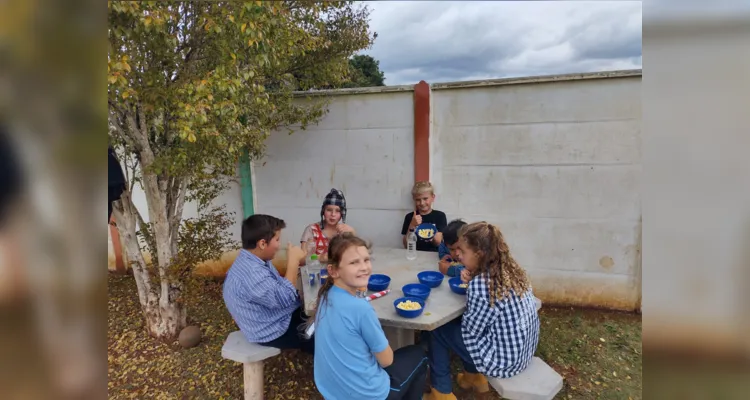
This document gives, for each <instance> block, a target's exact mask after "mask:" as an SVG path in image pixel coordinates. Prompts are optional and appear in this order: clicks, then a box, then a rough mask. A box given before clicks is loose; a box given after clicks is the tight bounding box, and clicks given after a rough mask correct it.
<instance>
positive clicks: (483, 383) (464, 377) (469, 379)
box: [456, 372, 490, 393]
mask: <svg viewBox="0 0 750 400" xmlns="http://www.w3.org/2000/svg"><path fill="white" fill-rule="evenodd" d="M456 380H457V381H458V386H461V388H462V389H466V390H468V389H474V390H475V391H476V392H477V393H487V392H489V391H490V384H489V383H488V382H487V378H486V377H485V376H484V375H482V374H478V373H477V374H472V373H469V372H463V373H459V374H458V376H457V378H456Z"/></svg>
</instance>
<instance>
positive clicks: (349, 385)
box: [314, 286, 390, 400]
mask: <svg viewBox="0 0 750 400" xmlns="http://www.w3.org/2000/svg"><path fill="white" fill-rule="evenodd" d="M315 319H316V321H315V365H314V372H315V385H316V386H317V387H318V390H319V391H320V394H322V395H323V397H324V398H325V399H326V400H349V399H357V400H369V399H372V400H383V399H385V398H386V397H388V393H389V391H390V378H389V377H388V373H386V372H385V370H384V369H383V368H381V367H380V365H379V364H378V360H377V359H376V358H375V354H374V353H380V352H381V351H383V350H385V349H386V348H387V347H388V339H386V337H385V333H383V328H381V327H380V321H378V317H377V315H376V314H375V310H374V309H373V308H372V305H371V304H370V303H369V302H367V301H365V300H364V299H360V298H356V297H354V296H352V295H351V294H349V293H348V292H347V291H345V290H344V289H341V288H339V287H336V286H333V287H332V288H331V290H330V291H329V292H328V299H327V301H325V302H324V303H323V304H321V305H320V310H319V312H318V313H316V317H315Z"/></svg>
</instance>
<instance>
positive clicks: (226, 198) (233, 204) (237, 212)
mask: <svg viewBox="0 0 750 400" xmlns="http://www.w3.org/2000/svg"><path fill="white" fill-rule="evenodd" d="M238 176H239V174H238ZM133 203H134V204H135V206H136V208H138V211H140V212H141V215H142V216H143V220H144V221H145V222H149V218H148V203H147V202H146V193H145V192H144V191H143V188H141V186H140V185H138V184H136V185H135V187H134V188H133ZM211 204H214V205H216V206H218V205H225V206H226V211H227V212H234V225H233V226H232V227H231V228H230V233H231V236H232V239H234V240H237V241H238V242H239V241H240V233H241V232H242V217H243V215H244V214H243V212H242V191H241V189H240V184H239V178H237V182H232V183H230V185H229V189H227V191H225V192H224V193H222V194H221V195H220V196H219V197H217V198H216V199H215V200H214V201H213V202H212V203H211ZM196 217H198V204H196V203H194V202H186V203H185V207H184V208H183V211H182V218H183V219H187V218H196Z"/></svg>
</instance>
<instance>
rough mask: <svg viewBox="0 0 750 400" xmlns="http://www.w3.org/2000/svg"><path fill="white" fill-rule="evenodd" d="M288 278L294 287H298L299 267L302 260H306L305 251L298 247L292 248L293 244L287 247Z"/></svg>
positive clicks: (286, 275) (286, 276) (285, 275)
mask: <svg viewBox="0 0 750 400" xmlns="http://www.w3.org/2000/svg"><path fill="white" fill-rule="evenodd" d="M286 257H287V262H286V274H284V278H286V279H287V280H288V281H289V282H291V283H292V285H297V273H298V272H299V265H300V263H301V262H302V260H304V259H305V251H304V250H302V249H301V248H300V247H298V246H292V244H291V243H287V245H286Z"/></svg>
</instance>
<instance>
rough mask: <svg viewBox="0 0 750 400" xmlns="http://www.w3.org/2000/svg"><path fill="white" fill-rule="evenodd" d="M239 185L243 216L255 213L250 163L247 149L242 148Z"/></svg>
mask: <svg viewBox="0 0 750 400" xmlns="http://www.w3.org/2000/svg"><path fill="white" fill-rule="evenodd" d="M240 187H241V188H242V210H243V211H244V213H245V216H244V217H243V219H244V218H247V217H249V216H251V215H253V214H255V205H254V204H253V178H252V163H251V162H250V156H249V155H248V152H247V149H244V150H242V155H241V156H240Z"/></svg>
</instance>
